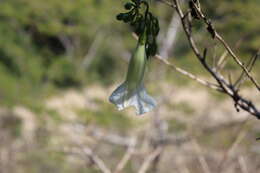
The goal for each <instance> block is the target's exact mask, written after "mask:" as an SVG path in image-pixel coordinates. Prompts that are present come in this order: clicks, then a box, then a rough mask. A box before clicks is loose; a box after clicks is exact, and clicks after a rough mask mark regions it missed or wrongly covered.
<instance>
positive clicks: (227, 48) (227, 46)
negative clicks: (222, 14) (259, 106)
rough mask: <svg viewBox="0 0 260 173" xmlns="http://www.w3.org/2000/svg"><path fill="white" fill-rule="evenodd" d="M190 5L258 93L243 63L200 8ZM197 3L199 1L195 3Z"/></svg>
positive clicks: (256, 85) (254, 82) (256, 84)
mask: <svg viewBox="0 0 260 173" xmlns="http://www.w3.org/2000/svg"><path fill="white" fill-rule="evenodd" d="M190 2H191V3H193V7H194V8H195V10H196V14H198V15H199V17H200V18H201V19H203V21H204V23H205V24H206V25H207V29H208V31H209V32H210V33H211V34H212V37H213V38H216V39H217V40H219V42H220V43H221V44H222V45H223V46H224V47H225V48H226V50H227V51H228V53H229V54H230V55H231V57H232V58H233V59H234V61H235V62H236V63H237V64H238V65H239V66H240V67H241V69H242V70H243V71H244V72H245V74H246V75H247V76H248V78H249V79H250V80H251V81H252V83H253V84H254V85H255V87H256V88H257V89H258V91H260V86H259V84H258V83H257V81H256V80H255V79H254V78H253V77H252V76H251V74H250V72H249V71H248V69H247V68H246V67H245V66H244V63H242V62H241V61H240V59H239V58H238V56H237V55H236V54H235V53H234V52H233V50H232V49H231V47H230V46H229V45H228V43H227V42H226V41H225V40H224V39H223V38H222V37H221V36H220V34H219V33H218V32H217V31H216V29H215V28H214V27H213V25H212V23H211V22H210V20H209V19H207V18H206V16H205V15H204V14H203V13H202V11H201V9H200V7H198V5H196V4H195V3H194V2H193V1H190ZM197 2H199V1H197Z"/></svg>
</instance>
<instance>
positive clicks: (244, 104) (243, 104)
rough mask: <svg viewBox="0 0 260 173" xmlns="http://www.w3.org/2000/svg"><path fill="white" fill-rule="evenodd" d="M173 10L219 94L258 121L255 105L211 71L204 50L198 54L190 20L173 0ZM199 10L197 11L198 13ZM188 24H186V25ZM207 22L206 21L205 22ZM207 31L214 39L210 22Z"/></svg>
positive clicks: (214, 71)
mask: <svg viewBox="0 0 260 173" xmlns="http://www.w3.org/2000/svg"><path fill="white" fill-rule="evenodd" d="M173 3H174V6H175V9H176V11H177V13H178V15H179V17H180V19H181V23H182V26H183V29H184V31H185V34H186V36H187V39H188V41H189V44H190V47H191V48H192V50H193V52H194V54H195V55H196V57H197V58H198V60H199V61H200V63H201V64H202V65H203V67H204V68H205V69H206V70H207V71H208V72H209V73H210V74H211V75H212V77H213V78H214V79H215V80H216V81H217V83H218V84H219V87H220V88H221V89H222V90H220V91H221V92H223V93H225V94H227V95H228V96H230V97H231V98H232V99H233V101H234V105H235V107H236V109H237V111H239V108H241V109H243V110H245V111H247V112H249V113H250V114H251V115H253V116H255V117H256V118H258V119H260V111H259V110H258V109H257V108H256V107H255V105H254V104H253V103H252V102H251V101H249V100H247V99H245V98H243V97H242V96H241V95H240V94H239V93H238V90H236V89H235V87H234V86H233V85H232V84H229V83H228V82H227V81H226V80H225V78H224V77H223V76H222V75H221V74H220V73H218V72H217V71H216V70H214V69H212V68H211V67H210V66H209V65H208V64H207V62H206V49H204V52H203V53H200V51H199V49H198V48H197V45H196V43H195V41H194V39H193V37H192V35H191V28H190V26H191V24H190V22H191V21H190V20H188V21H187V20H186V17H185V16H187V15H184V13H183V11H182V9H181V7H180V5H179V1H178V0H173ZM196 8H197V7H196ZM198 10H199V11H198ZM197 11H198V12H200V9H198V8H197ZM186 22H188V23H186ZM207 22H208V20H207ZM208 31H210V33H211V34H212V37H215V36H216V34H215V32H214V31H215V30H214V29H212V25H211V23H210V22H208Z"/></svg>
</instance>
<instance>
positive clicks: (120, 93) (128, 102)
mask: <svg viewBox="0 0 260 173" xmlns="http://www.w3.org/2000/svg"><path fill="white" fill-rule="evenodd" d="M109 101H110V102H112V103H113V104H115V105H116V106H117V108H118V110H122V109H124V108H126V107H129V106H134V107H135V109H136V114H138V115H141V114H144V113H146V112H149V111H151V110H152V109H153V108H154V107H155V106H156V101H155V100H154V99H153V98H152V97H151V96H149V95H148V94H147V93H146V90H145V88H144V86H143V84H141V85H140V87H138V89H136V90H135V91H134V92H132V93H129V91H128V87H127V84H126V83H123V84H122V85H120V86H119V87H118V88H117V89H116V90H115V91H114V92H113V93H112V95H111V96H110V97H109Z"/></svg>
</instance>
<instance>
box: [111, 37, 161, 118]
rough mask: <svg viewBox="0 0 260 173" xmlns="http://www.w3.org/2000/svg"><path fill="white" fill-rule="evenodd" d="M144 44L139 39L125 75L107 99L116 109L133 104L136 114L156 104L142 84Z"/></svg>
mask: <svg viewBox="0 0 260 173" xmlns="http://www.w3.org/2000/svg"><path fill="white" fill-rule="evenodd" d="M146 61H147V57H146V53H145V44H144V43H143V41H139V42H138V44H137V47H136V49H135V52H134V54H133V56H132V58H131V60H130V63H129V67H128V72H127V77H126V80H125V82H124V83H123V84H121V85H120V86H119V87H118V88H117V89H116V90H115V91H114V92H113V93H112V94H111V96H110V97H109V101H110V102H112V103H113V104H115V105H116V106H117V108H118V110H122V109H124V108H126V107H129V106H134V107H135V109H136V114H139V115H140V114H144V113H146V112H149V111H151V110H152V109H153V108H154V107H155V106H156V101H155V100H154V99H153V98H152V97H151V96H149V95H148V94H147V93H146V90H145V88H144V84H143V78H144V72H145V67H146Z"/></svg>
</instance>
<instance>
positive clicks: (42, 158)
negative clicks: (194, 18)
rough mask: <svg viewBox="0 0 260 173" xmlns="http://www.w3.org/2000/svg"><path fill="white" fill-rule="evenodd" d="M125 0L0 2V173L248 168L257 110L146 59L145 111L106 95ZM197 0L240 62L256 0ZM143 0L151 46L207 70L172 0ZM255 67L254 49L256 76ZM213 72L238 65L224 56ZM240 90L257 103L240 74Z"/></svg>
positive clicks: (123, 49) (183, 172)
mask: <svg viewBox="0 0 260 173" xmlns="http://www.w3.org/2000/svg"><path fill="white" fill-rule="evenodd" d="M125 2H127V1H123V0H122V1H107V0H77V1H72V0H64V1H61V0H44V1H42V0H1V1H0V173H72V172H74V173H83V172H84V173H97V172H106V173H109V172H113V173H116V172H117V173H119V172H124V173H128V172H129V173H132V172H140V173H142V172H159V173H167V172H177V173H214V172H216V173H221V172H223V173H257V172H260V142H259V141H256V140H255V139H256V138H257V137H260V126H259V122H258V120H257V119H255V118H253V117H252V116H250V115H248V113H246V112H243V111H240V112H236V110H235V108H234V105H233V102H232V100H231V99H229V98H227V97H226V96H224V95H222V94H219V93H217V92H216V91H212V90H210V89H207V88H206V87H204V86H201V85H199V84H197V83H196V82H194V81H192V80H190V79H188V78H187V77H185V76H183V75H181V74H179V73H177V72H176V71H173V70H172V69H171V68H169V67H168V66H167V65H165V64H163V63H162V62H161V61H159V60H157V59H155V58H151V61H149V65H148V70H147V73H146V79H145V80H146V87H147V89H148V91H149V93H150V94H151V95H153V96H154V97H155V98H156V100H157V101H158V106H157V108H156V109H155V110H154V111H153V112H151V113H147V114H145V115H142V116H136V115H135V110H134V109H132V108H129V109H126V110H123V111H120V112H119V111H117V110H116V108H115V106H114V105H112V104H111V103H109V101H108V97H109V95H110V93H111V92H112V91H113V90H114V89H115V88H116V87H117V86H118V85H119V84H120V83H121V82H122V81H123V80H124V77H125V74H126V69H127V64H128V60H129V58H130V57H131V52H132V51H133V50H134V48H135V44H136V40H135V39H134V38H133V36H132V34H131V28H130V27H129V26H127V25H126V24H123V23H122V22H119V21H116V20H115V16H116V15H117V14H118V13H119V12H122V11H124V9H123V5H124V3H125ZM201 5H202V8H203V10H204V11H205V12H206V14H208V16H209V17H210V18H211V19H212V21H213V23H214V25H215V27H216V28H217V30H218V31H219V32H220V33H221V34H222V36H223V37H224V38H225V39H226V41H227V42H228V43H229V44H230V45H231V46H232V47H233V49H234V51H235V52H236V53H237V54H238V55H239V56H240V57H241V58H242V61H245V62H246V61H247V60H249V59H250V57H252V56H253V55H254V54H255V53H256V51H257V50H258V49H259V48H260V27H259V26H260V20H259V12H260V1H259V0H250V1H247V0H244V1H239V0H232V1H231V0H230V1H225V0H218V1H210V0H201ZM186 6H187V2H185V1H184V3H183V8H184V9H185V8H186ZM151 7H152V11H153V12H154V13H155V14H156V16H158V18H159V21H160V26H161V32H160V34H159V38H158V45H159V51H158V53H159V54H160V55H162V56H163V57H164V58H168V60H169V61H170V62H171V63H173V64H175V65H177V66H179V67H181V68H183V69H185V70H187V71H189V72H191V73H194V74H196V75H198V76H200V77H201V78H203V79H207V80H212V79H211V78H210V76H209V75H208V74H207V72H206V71H205V70H204V69H203V68H202V67H201V65H200V64H199V62H198V61H197V59H196V58H195V57H194V55H193V53H192V51H191V49H190V48H189V45H188V42H187V40H186V38H185V35H184V33H183V31H182V27H181V25H180V22H179V20H178V16H177V15H176V14H175V12H174V10H173V9H172V8H170V7H168V6H167V5H165V4H162V3H159V2H158V1H151ZM193 33H194V37H195V39H196V41H197V42H198V43H199V45H201V46H202V47H208V48H209V55H210V56H209V57H215V58H218V57H221V56H222V55H223V54H224V53H225V51H224V48H223V47H222V46H220V45H218V44H217V43H216V41H214V40H212V39H210V36H209V35H208V34H207V32H206V29H205V27H204V26H203V25H201V24H200V23H198V22H197V23H195V24H194V32H193ZM229 59H231V58H229ZM212 61H213V60H212ZM212 63H213V62H212ZM259 67H260V62H259V60H257V62H256V65H255V68H254V69H253V71H252V73H253V75H254V76H255V77H256V79H257V80H258V81H259V80H260V75H259V74H260V68H259ZM224 72H227V74H232V75H233V76H234V78H235V77H236V75H238V74H240V71H239V69H238V68H237V67H236V65H235V64H234V62H232V60H230V61H228V62H227V64H226V66H225V68H224ZM242 93H243V95H244V96H245V97H247V98H249V99H251V100H253V101H255V102H256V105H260V98H259V95H257V91H256V90H255V89H253V87H252V86H251V85H250V83H249V82H248V83H247V82H246V83H245V85H244V87H243V90H242ZM149 159H150V160H149Z"/></svg>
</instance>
